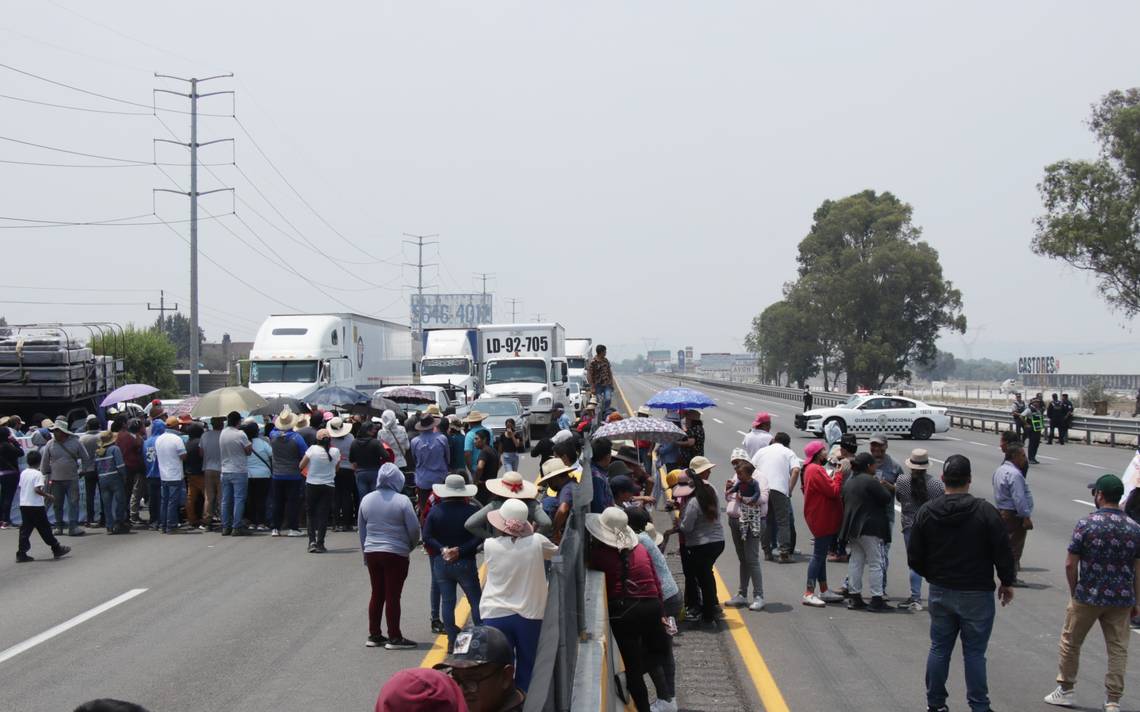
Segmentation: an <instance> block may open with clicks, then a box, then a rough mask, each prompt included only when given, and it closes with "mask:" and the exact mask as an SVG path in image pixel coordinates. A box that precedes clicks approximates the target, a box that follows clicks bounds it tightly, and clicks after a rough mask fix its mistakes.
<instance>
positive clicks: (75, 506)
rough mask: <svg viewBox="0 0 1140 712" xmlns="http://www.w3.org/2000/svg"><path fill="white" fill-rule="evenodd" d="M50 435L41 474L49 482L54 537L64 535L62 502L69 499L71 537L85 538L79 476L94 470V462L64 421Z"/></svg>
mask: <svg viewBox="0 0 1140 712" xmlns="http://www.w3.org/2000/svg"><path fill="white" fill-rule="evenodd" d="M51 435H52V439H51V440H49V441H48V443H47V444H46V445H45V446H44V448H43V452H42V455H43V462H42V463H41V465H40V471H41V472H43V473H44V477H46V478H47V480H48V488H49V490H50V491H51V496H52V498H53V500H54V501H53V502H52V504H53V506H54V508H55V529H56V531H55V533H56V535H57V536H58V535H61V534H63V500H64V498H66V499H67V522H68V525H69V529H68V534H69V535H70V536H83V530H82V529H80V528H79V473H80V472H81V471H84V472H85V471H87V470H93V469H94V468H95V462H94V461H93V460H92V459H91V455H90V454H89V453H88V452H87V448H85V447H83V445H82V444H80V442H79V438H77V437H75V434H74V433H72V432H71V430H70V429H69V428H68V426H67V420H65V419H64V418H60V419H58V420H56V421H55V422H54V423H52V425H51ZM80 463H82V464H81V465H80Z"/></svg>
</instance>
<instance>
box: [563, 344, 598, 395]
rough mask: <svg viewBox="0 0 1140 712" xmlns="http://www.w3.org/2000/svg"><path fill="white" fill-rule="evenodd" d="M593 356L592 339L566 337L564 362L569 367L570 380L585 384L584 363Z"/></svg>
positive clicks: (581, 384) (583, 385)
mask: <svg viewBox="0 0 1140 712" xmlns="http://www.w3.org/2000/svg"><path fill="white" fill-rule="evenodd" d="M593 357H594V340H593V339H588V338H586V339H584V338H580V337H579V338H573V339H566V364H567V366H569V368H570V380H572V381H577V382H578V385H580V386H582V387H583V388H585V386H586V364H588V363H589V362H590V359H592V358H593Z"/></svg>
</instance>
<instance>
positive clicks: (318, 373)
mask: <svg viewBox="0 0 1140 712" xmlns="http://www.w3.org/2000/svg"><path fill="white" fill-rule="evenodd" d="M411 378H412V332H411V330H410V329H409V328H408V327H406V326H403V325H401V324H394V323H392V322H390V321H383V320H381V319H373V318H371V317H367V316H361V315H360V314H274V315H272V316H270V317H269V318H268V319H266V320H265V322H264V323H262V325H261V328H260V329H258V330H257V337H256V338H255V339H254V342H253V348H252V349H250V352H249V387H250V388H251V389H253V390H254V391H256V392H257V393H259V394H260V395H262V396H263V397H265V398H271V397H273V396H289V397H292V398H297V399H300V400H305V399H306V398H307V397H308V396H309V395H311V394H312V393H313V392H314V391H317V390H318V389H320V388H324V387H325V386H343V387H345V388H355V389H357V390H360V391H363V392H365V393H369V394H370V393H372V392H373V391H375V390H376V389H377V388H380V387H381V386H385V385H387V384H389V383H407V382H408V381H409V380H410V379H411Z"/></svg>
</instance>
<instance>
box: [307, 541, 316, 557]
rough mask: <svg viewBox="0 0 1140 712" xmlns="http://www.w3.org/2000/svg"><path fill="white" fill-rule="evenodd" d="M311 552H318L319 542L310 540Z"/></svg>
mask: <svg viewBox="0 0 1140 712" xmlns="http://www.w3.org/2000/svg"><path fill="white" fill-rule="evenodd" d="M309 553H310V554H315V553H317V542H315V541H310V542H309Z"/></svg>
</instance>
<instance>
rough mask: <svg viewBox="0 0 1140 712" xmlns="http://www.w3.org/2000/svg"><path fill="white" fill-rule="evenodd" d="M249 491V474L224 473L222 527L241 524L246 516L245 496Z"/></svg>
mask: <svg viewBox="0 0 1140 712" xmlns="http://www.w3.org/2000/svg"><path fill="white" fill-rule="evenodd" d="M248 492H249V475H248V474H246V473H244V472H223V473H222V529H234V528H236V527H239V526H241V519H242V517H244V516H245V497H246V493H248Z"/></svg>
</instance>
